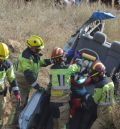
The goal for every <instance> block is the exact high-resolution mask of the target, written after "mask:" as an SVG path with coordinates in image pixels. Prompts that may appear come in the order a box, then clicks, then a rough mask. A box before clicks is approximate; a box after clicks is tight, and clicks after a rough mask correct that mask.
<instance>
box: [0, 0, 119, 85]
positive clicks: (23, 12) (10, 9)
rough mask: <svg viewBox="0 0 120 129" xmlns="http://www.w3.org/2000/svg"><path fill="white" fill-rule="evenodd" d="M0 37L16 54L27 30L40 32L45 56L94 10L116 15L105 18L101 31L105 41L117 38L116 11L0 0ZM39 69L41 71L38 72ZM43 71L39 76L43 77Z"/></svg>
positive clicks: (96, 7)
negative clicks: (112, 18) (10, 45)
mask: <svg viewBox="0 0 120 129" xmlns="http://www.w3.org/2000/svg"><path fill="white" fill-rule="evenodd" d="M0 6H1V7H0V40H1V41H5V42H7V43H8V44H9V43H10V44H12V45H13V46H14V47H15V54H14V53H13V54H12V55H14V56H16V55H17V54H18V53H19V51H22V50H23V48H24V47H25V41H26V39H27V38H28V37H29V36H30V35H31V34H36V35H40V36H41V37H42V38H43V39H44V41H45V50H44V52H43V53H46V54H45V56H47V57H50V53H51V50H52V48H53V47H54V46H59V47H62V46H63V45H64V43H65V42H66V41H67V40H68V38H69V37H70V35H71V34H73V33H74V32H75V31H76V29H77V28H79V26H80V25H82V24H83V23H84V21H85V20H87V19H88V17H89V16H91V14H92V12H93V11H95V10H104V11H110V12H112V13H113V14H114V15H116V16H117V18H116V19H115V20H113V21H107V22H106V26H105V33H106V34H107V36H108V40H109V41H111V42H112V41H114V40H118V41H120V25H119V23H120V12H119V11H117V10H115V9H111V8H106V7H104V6H100V5H99V6H98V5H93V6H91V7H90V6H89V5H88V4H87V3H83V4H82V5H81V6H79V7H74V6H73V7H67V8H61V9H60V8H55V7H54V4H53V2H52V0H48V1H47V0H35V1H34V2H32V3H27V4H25V3H24V2H23V0H16V1H14V0H0ZM42 73H43V72H42ZM44 75H45V76H46V75H47V72H46V73H43V76H42V77H41V78H42V79H43V80H44V81H43V83H46V82H45V81H46V80H45V79H44Z"/></svg>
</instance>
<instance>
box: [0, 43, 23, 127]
mask: <svg viewBox="0 0 120 129" xmlns="http://www.w3.org/2000/svg"><path fill="white" fill-rule="evenodd" d="M8 57H9V49H8V46H7V45H6V44H5V43H2V42H0V128H2V125H3V118H4V117H3V115H4V108H5V97H6V93H7V87H6V85H5V80H6V78H7V80H8V82H9V84H10V88H11V90H12V92H13V93H14V95H15V97H16V100H17V101H18V102H19V101H20V100H21V97H20V91H19V87H18V83H17V81H16V78H15V74H14V69H13V65H12V63H11V62H10V61H8ZM13 108H14V107H13ZM11 113H12V112H11Z"/></svg>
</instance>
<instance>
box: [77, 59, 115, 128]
mask: <svg viewBox="0 0 120 129" xmlns="http://www.w3.org/2000/svg"><path fill="white" fill-rule="evenodd" d="M89 75H90V78H91V83H92V84H94V94H93V95H91V94H89V93H88V92H87V90H86V89H85V87H84V86H81V85H80V89H79V94H80V97H81V100H82V105H83V107H84V108H85V109H86V110H87V111H88V114H89V112H92V111H93V109H94V107H95V105H96V107H97V112H98V114H97V115H98V118H97V119H96V120H95V122H94V123H93V125H92V127H91V128H90V127H89V128H90V129H104V128H110V127H108V126H111V125H112V124H113V122H112V117H111V115H112V114H111V108H112V105H113V103H114V84H113V82H112V80H111V79H110V78H108V77H107V76H106V75H105V66H104V65H103V64H102V63H101V62H100V61H95V62H94V63H93V65H92V67H91V69H90V71H89ZM76 82H77V84H78V85H79V83H80V81H79V79H78V80H76ZM87 118H88V115H84V114H83V117H82V119H81V120H82V122H81V123H82V124H81V125H80V127H79V128H80V129H88V127H86V125H87V124H90V123H89V122H90V119H92V116H91V117H89V119H87ZM108 123H109V124H108Z"/></svg>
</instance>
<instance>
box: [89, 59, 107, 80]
mask: <svg viewBox="0 0 120 129" xmlns="http://www.w3.org/2000/svg"><path fill="white" fill-rule="evenodd" d="M105 72H106V68H105V66H104V64H103V63H102V62H100V61H95V62H94V63H93V65H92V67H91V69H90V76H91V79H92V80H94V81H96V82H97V81H99V80H100V79H101V78H103V77H104V76H105Z"/></svg>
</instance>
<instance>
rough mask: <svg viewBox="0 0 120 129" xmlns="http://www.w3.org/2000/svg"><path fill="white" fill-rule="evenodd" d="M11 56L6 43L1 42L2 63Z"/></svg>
mask: <svg viewBox="0 0 120 129" xmlns="http://www.w3.org/2000/svg"><path fill="white" fill-rule="evenodd" d="M8 57H9V49H8V46H7V45H6V44H5V43H2V42H0V63H1V62H3V61H4V60H6V59H7V58H8Z"/></svg>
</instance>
